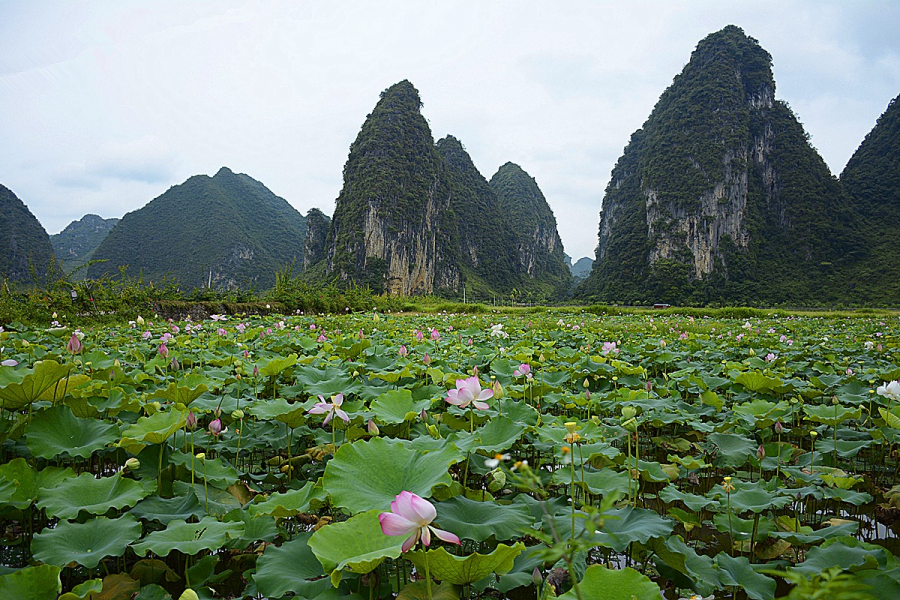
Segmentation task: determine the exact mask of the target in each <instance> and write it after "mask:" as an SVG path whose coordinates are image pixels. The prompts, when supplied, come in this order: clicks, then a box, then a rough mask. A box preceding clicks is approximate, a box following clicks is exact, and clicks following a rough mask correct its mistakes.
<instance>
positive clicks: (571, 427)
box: [566, 421, 578, 433]
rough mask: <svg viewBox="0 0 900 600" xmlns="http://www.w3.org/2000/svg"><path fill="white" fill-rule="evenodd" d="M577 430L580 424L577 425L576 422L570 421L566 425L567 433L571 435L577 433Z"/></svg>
mask: <svg viewBox="0 0 900 600" xmlns="http://www.w3.org/2000/svg"><path fill="white" fill-rule="evenodd" d="M577 429H578V423H576V422H575V421H569V422H568V423H566V431H568V432H569V433H575V431H576V430H577Z"/></svg>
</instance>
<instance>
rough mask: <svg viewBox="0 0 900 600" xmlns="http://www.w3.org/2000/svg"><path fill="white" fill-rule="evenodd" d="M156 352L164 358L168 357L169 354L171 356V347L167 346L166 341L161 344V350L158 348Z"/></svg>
mask: <svg viewBox="0 0 900 600" xmlns="http://www.w3.org/2000/svg"><path fill="white" fill-rule="evenodd" d="M156 352H157V354H159V355H160V356H162V357H163V358H168V356H169V349H168V348H166V343H165V342H163V343H162V344H160V345H159V350H157V351H156Z"/></svg>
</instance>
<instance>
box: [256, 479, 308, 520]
mask: <svg viewBox="0 0 900 600" xmlns="http://www.w3.org/2000/svg"><path fill="white" fill-rule="evenodd" d="M314 502H315V503H324V502H325V490H323V489H322V488H321V487H320V486H317V485H315V484H314V483H313V482H312V481H307V482H306V484H305V485H304V486H303V487H302V488H300V489H299V490H291V491H289V492H285V493H283V494H281V493H275V494H272V495H271V496H269V497H268V498H267V499H266V500H264V501H263V502H260V503H258V504H251V505H250V506H248V507H247V510H248V511H249V512H250V515H251V516H253V517H260V516H272V517H277V518H284V517H293V516H296V515H297V514H299V513H302V512H306V511H308V510H309V508H310V504H311V503H314Z"/></svg>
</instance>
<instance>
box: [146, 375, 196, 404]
mask: <svg viewBox="0 0 900 600" xmlns="http://www.w3.org/2000/svg"><path fill="white" fill-rule="evenodd" d="M188 377H191V378H195V379H200V380H201V381H203V382H202V383H199V382H196V381H195V380H194V379H191V380H188ZM192 383H194V384H196V385H195V386H194V387H191V384H192ZM207 383H209V380H206V379H205V378H202V377H199V376H197V375H188V376H187V377H185V378H184V379H183V380H181V381H177V382H173V383H170V384H169V387H167V388H166V389H158V390H156V391H155V392H153V393H152V394H150V395H149V396H147V400H148V401H150V400H155V399H157V398H160V399H162V400H165V401H167V402H171V403H172V404H183V405H184V406H188V405H190V403H191V402H193V401H194V400H196V399H197V398H199V397H200V396H202V395H203V393H204V392H206V391H208V390H209V386H207V385H206V384H207Z"/></svg>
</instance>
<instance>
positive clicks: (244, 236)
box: [88, 167, 306, 289]
mask: <svg viewBox="0 0 900 600" xmlns="http://www.w3.org/2000/svg"><path fill="white" fill-rule="evenodd" d="M305 235H306V219H305V218H304V217H303V215H301V214H300V213H299V212H297V210H296V209H294V208H293V207H292V206H291V205H290V204H288V202H287V201H286V200H284V199H283V198H280V197H278V196H276V195H275V194H273V193H272V192H271V191H270V190H269V189H268V188H267V187H266V186H264V185H263V184H262V183H260V182H259V181H256V180H255V179H253V178H251V177H249V176H247V175H244V174H238V173H234V172H232V171H231V170H230V169H228V168H225V167H222V168H221V169H220V170H219V172H218V173H216V175H215V176H214V177H208V176H206V175H195V176H194V177H191V178H190V179H188V180H187V181H185V182H184V183H183V184H181V185H177V186H173V187H172V188H170V189H169V190H168V191H166V192H165V193H164V194H162V195H161V196H159V197H158V198H155V199H154V200H152V201H150V202H149V203H148V204H147V205H146V206H144V207H143V208H141V209H139V210H136V211H134V212H131V213H128V214H126V215H125V216H124V217H122V219H121V220H120V221H119V223H118V224H117V225H116V226H115V227H114V228H113V229H112V231H110V233H109V235H107V236H106V238H105V239H104V240H103V242H101V244H100V245H99V246H98V247H97V250H96V251H95V252H94V255H93V258H95V259H108V261H107V262H105V263H94V264H92V265H91V266H90V268H89V269H88V275H89V276H90V277H95V278H96V277H100V276H102V275H110V276H115V275H117V274H118V273H119V268H120V266H122V267H125V270H126V274H128V275H129V276H143V277H144V279H145V280H146V281H153V282H157V283H158V282H159V281H161V280H162V279H163V278H170V279H174V280H176V281H177V282H178V283H179V284H180V285H182V286H184V287H186V288H200V287H207V286H209V287H213V288H217V289H233V288H238V287H241V288H245V289H246V288H248V287H249V286H253V287H255V288H256V289H266V288H268V287H270V286H271V285H272V284H273V283H274V281H275V272H276V271H278V270H280V269H283V268H284V267H286V266H288V265H292V264H301V263H302V260H303V242H304V237H305Z"/></svg>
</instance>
